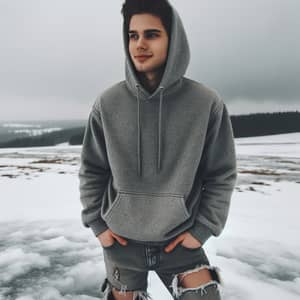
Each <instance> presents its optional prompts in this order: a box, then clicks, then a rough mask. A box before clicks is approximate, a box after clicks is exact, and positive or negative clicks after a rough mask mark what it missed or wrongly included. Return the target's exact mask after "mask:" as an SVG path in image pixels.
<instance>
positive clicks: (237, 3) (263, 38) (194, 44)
mask: <svg viewBox="0 0 300 300" xmlns="http://www.w3.org/2000/svg"><path fill="white" fill-rule="evenodd" d="M170 2H171V3H172V4H173V5H174V6H175V7H176V8H177V11H178V12H179V14H180V15H181V17H182V20H183V23H184V26H185V29H186V31H187V34H188V39H189V43H190V47H191V61H190V65H189V68H188V71H187V73H186V76H188V77H190V78H192V79H195V80H197V81H200V82H202V83H204V84H206V85H208V86H209V87H211V88H213V89H215V90H217V91H218V92H219V94H220V95H221V96H222V97H223V99H224V101H225V103H226V104H227V106H228V109H229V112H230V113H231V114H244V113H249V112H269V111H270V112H271V111H290V110H298V111H300V88H299V86H300V1H299V0H252V1H241V0H226V1H216V0H201V1H200V0H185V1H183V0H170ZM122 3H123V0H122V1H121V0H113V1H101V0H88V1H83V0H43V1H41V0H26V1H19V0H0V103H1V109H0V121H1V120H2V121H3V120H47V119H86V118H87V114H88V112H89V111H90V108H91V105H92V103H93V102H94V100H95V98H96V96H97V95H98V94H99V93H101V91H102V90H103V89H104V88H106V87H108V86H110V85H112V84H114V83H115V82H117V81H120V80H123V79H124V57H125V56H124V50H123V42H122V30H121V24H122V17H121V13H120V10H121V4H122Z"/></svg>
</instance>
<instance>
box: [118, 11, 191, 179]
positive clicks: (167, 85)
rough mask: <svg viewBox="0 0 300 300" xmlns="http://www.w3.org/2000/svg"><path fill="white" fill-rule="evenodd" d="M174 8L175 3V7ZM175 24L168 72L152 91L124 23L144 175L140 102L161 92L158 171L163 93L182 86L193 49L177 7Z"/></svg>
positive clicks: (128, 77) (127, 68)
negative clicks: (137, 69)
mask: <svg viewBox="0 0 300 300" xmlns="http://www.w3.org/2000/svg"><path fill="white" fill-rule="evenodd" d="M171 7H172V6H171ZM172 14H173V15H172V27H171V36H170V37H169V50H168V57H167V62H166V65H165V70H164V74H163V76H162V79H161V81H160V84H159V85H158V87H157V89H156V90H155V91H154V92H153V93H150V92H148V91H147V90H146V89H145V88H144V87H143V86H142V84H141V83H140V81H139V79H138V77H137V76H136V74H135V67H134V65H133V64H132V61H131V58H130V54H129V50H128V39H127V34H128V33H127V32H126V28H125V27H124V25H123V44H124V50H125V78H126V85H127V87H128V89H129V90H130V91H131V92H132V94H133V95H134V96H135V97H136V100H137V129H138V130H137V164H138V170H137V172H138V174H139V176H141V173H142V170H141V167H142V166H141V135H142V132H141V125H140V124H141V122H142V120H141V117H140V101H142V100H147V101H148V100H151V98H154V97H155V96H156V95H157V94H159V96H160V97H159V99H160V102H159V115H158V133H157V134H158V146H157V172H159V171H160V169H161V153H162V151H163V149H162V143H161V138H162V134H163V132H162V131H163V128H162V126H161V124H162V119H163V114H162V106H163V104H162V102H163V96H164V94H165V93H168V92H169V91H171V90H174V89H176V87H178V86H180V84H181V81H182V77H183V76H184V74H185V72H186V69H187V67H188V65H189V61H190V49H189V44H188V40H187V36H186V33H185V30H184V27H183V24H182V22H181V19H180V17H179V15H178V13H177V11H176V10H175V8H174V7H172Z"/></svg>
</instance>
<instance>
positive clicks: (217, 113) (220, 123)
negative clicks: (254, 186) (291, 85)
mask: <svg viewBox="0 0 300 300" xmlns="http://www.w3.org/2000/svg"><path fill="white" fill-rule="evenodd" d="M199 168H200V170H199V171H200V174H204V175H202V176H201V177H202V178H201V180H203V186H202V192H201V199H200V204H199V206H198V211H197V215H196V220H195V223H194V225H193V226H192V227H191V228H190V229H189V230H188V231H189V232H190V233H191V234H192V235H193V236H194V237H195V238H197V239H198V240H199V241H200V242H201V244H202V245H203V244H204V243H205V242H206V240H207V239H208V238H209V237H210V236H211V235H214V236H218V235H220V233H221V232H222V230H223V228H224V226H225V223H226V220H227V216H228V212H229V206H230V200H231V195H232V192H233V189H234V186H235V183H236V178H237V168H236V152H235V146H234V137H233V130H232V125H231V121H230V117H229V114H228V111H227V108H226V106H225V104H224V102H223V101H218V102H216V106H215V107H214V108H213V109H212V112H211V115H210V120H209V125H208V129H207V135H206V141H205V145H204V150H203V155H202V158H201V161H200V165H199Z"/></svg>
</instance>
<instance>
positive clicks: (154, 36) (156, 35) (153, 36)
mask: <svg viewBox="0 0 300 300" xmlns="http://www.w3.org/2000/svg"><path fill="white" fill-rule="evenodd" d="M145 36H146V38H147V39H154V38H156V37H159V34H157V33H155V32H148V33H146V35H145Z"/></svg>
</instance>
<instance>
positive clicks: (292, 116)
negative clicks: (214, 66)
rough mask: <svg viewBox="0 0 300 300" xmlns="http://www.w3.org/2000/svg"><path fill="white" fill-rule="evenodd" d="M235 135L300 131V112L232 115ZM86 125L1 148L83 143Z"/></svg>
mask: <svg viewBox="0 0 300 300" xmlns="http://www.w3.org/2000/svg"><path fill="white" fill-rule="evenodd" d="M230 118H231V122H232V127H233V132H234V137H250V136H261V135H271V134H280V133H290V132H300V112H298V111H296V112H277V113H256V114H249V115H236V116H231V117H230ZM84 130H85V128H84V127H76V128H70V129H63V130H60V131H54V132H51V133H45V134H43V135H39V136H33V137H24V138H17V139H14V140H11V141H9V142H5V143H0V148H10V147H34V146H54V145H57V144H61V143H68V144H69V145H81V144H82V141H83V135H84Z"/></svg>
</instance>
